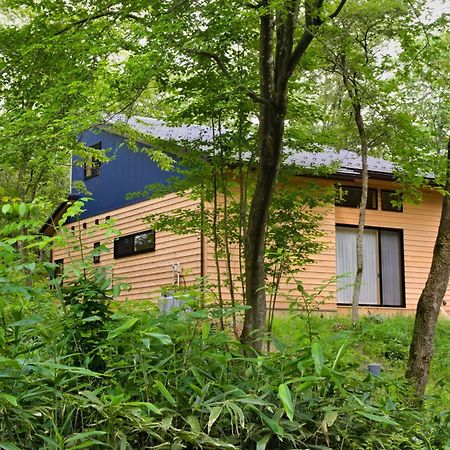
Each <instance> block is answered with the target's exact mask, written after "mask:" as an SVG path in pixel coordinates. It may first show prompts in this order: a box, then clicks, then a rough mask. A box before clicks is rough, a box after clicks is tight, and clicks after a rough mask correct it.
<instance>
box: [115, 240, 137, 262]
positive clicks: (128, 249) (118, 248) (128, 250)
mask: <svg viewBox="0 0 450 450" xmlns="http://www.w3.org/2000/svg"><path fill="white" fill-rule="evenodd" d="M133 242H134V240H133V236H122V237H119V238H116V239H115V240H114V258H121V257H123V256H129V255H132V254H133Z"/></svg>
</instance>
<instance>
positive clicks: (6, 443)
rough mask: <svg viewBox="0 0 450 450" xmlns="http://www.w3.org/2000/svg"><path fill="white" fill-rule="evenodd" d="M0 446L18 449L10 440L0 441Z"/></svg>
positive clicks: (4, 448) (8, 449)
mask: <svg viewBox="0 0 450 450" xmlns="http://www.w3.org/2000/svg"><path fill="white" fill-rule="evenodd" d="M0 448H2V449H3V450H20V448H19V447H17V445H16V444H13V443H12V442H0Z"/></svg>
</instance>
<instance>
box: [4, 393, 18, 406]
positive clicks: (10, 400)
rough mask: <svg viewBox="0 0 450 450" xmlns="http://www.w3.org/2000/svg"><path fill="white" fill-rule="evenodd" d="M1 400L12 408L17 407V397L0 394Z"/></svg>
mask: <svg viewBox="0 0 450 450" xmlns="http://www.w3.org/2000/svg"><path fill="white" fill-rule="evenodd" d="M1 398H3V399H4V400H6V401H7V402H8V403H10V404H11V405H13V406H18V403H17V397H14V395H9V394H0V399H1Z"/></svg>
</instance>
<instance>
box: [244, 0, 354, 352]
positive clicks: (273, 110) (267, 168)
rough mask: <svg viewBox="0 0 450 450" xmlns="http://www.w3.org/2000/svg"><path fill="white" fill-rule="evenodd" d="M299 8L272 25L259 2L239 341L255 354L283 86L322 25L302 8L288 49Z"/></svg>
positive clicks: (286, 10)
mask: <svg viewBox="0 0 450 450" xmlns="http://www.w3.org/2000/svg"><path fill="white" fill-rule="evenodd" d="M301 3H303V2H300V0H287V1H286V2H284V3H283V4H282V5H280V10H279V11H278V14H277V17H276V20H275V17H274V14H273V5H272V4H271V2H270V1H269V0H262V1H261V2H260V3H259V6H260V8H261V17H260V30H259V31H260V33H259V93H260V95H259V105H260V110H259V136H258V151H259V164H258V169H257V173H256V183H255V192H254V194H253V197H252V201H251V203H250V209H249V216H248V227H247V230H246V233H245V236H244V255H245V298H246V305H247V306H250V309H248V310H246V311H245V318H244V327H243V330H242V335H241V341H242V343H244V344H248V345H250V346H251V347H252V348H253V349H254V350H256V351H257V352H261V351H262V349H263V334H264V331H265V321H266V293H265V270H264V249H265V239H266V228H267V219H268V214H269V207H270V204H271V202H272V197H273V192H274V190H275V186H276V182H277V179H278V173H279V170H280V165H281V156H282V149H283V136H284V121H285V118H286V111H287V91H288V83H289V80H290V78H291V77H292V75H293V73H294V70H295V69H296V68H297V67H298V64H299V62H300V60H301V59H302V58H303V56H304V54H305V53H306V50H307V49H308V48H309V46H310V44H311V42H312V41H313V39H314V36H315V35H316V33H317V32H318V30H319V28H320V26H321V25H322V23H323V16H322V13H323V0H316V1H307V2H304V3H303V5H304V12H305V19H304V20H305V22H304V30H303V32H302V34H301V36H300V38H299V39H298V41H297V42H296V43H294V36H295V33H296V28H297V22H298V15H299V8H300V4H301ZM345 3H346V0H341V1H340V2H339V4H338V6H337V8H336V10H335V11H334V12H333V13H332V14H330V15H329V19H333V18H334V17H336V16H337V15H338V14H339V12H340V11H341V10H342V8H343V7H344V5H345ZM275 31H276V33H275ZM274 37H276V45H275V44H274ZM294 44H295V45H294ZM274 49H275V52H274ZM274 53H275V60H274Z"/></svg>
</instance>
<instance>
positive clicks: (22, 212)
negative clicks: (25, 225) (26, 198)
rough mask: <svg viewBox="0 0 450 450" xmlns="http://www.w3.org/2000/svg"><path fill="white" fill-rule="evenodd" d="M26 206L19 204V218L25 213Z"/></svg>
mask: <svg viewBox="0 0 450 450" xmlns="http://www.w3.org/2000/svg"><path fill="white" fill-rule="evenodd" d="M27 209H28V207H27V204H26V203H21V204H20V205H19V216H20V217H23V216H24V215H25V214H26V213H27Z"/></svg>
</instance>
